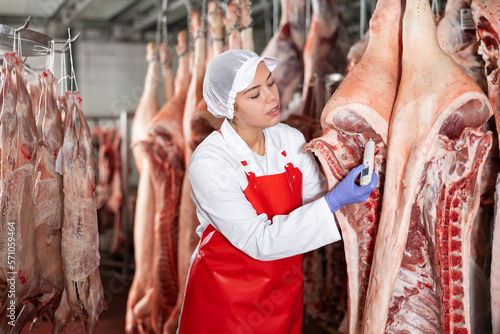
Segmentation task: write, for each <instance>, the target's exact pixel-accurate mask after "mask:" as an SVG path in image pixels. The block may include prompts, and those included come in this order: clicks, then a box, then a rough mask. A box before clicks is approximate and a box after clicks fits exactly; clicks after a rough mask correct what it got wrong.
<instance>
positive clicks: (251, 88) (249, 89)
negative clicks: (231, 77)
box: [243, 71, 271, 94]
mask: <svg viewBox="0 0 500 334" xmlns="http://www.w3.org/2000/svg"><path fill="white" fill-rule="evenodd" d="M270 77H271V71H269V75H268V76H267V79H266V81H267V80H269V78H270ZM259 87H260V85H257V86H253V87H250V88H248V89H247V90H245V91H244V92H243V94H246V93H248V92H250V91H252V90H254V89H255V88H259Z"/></svg>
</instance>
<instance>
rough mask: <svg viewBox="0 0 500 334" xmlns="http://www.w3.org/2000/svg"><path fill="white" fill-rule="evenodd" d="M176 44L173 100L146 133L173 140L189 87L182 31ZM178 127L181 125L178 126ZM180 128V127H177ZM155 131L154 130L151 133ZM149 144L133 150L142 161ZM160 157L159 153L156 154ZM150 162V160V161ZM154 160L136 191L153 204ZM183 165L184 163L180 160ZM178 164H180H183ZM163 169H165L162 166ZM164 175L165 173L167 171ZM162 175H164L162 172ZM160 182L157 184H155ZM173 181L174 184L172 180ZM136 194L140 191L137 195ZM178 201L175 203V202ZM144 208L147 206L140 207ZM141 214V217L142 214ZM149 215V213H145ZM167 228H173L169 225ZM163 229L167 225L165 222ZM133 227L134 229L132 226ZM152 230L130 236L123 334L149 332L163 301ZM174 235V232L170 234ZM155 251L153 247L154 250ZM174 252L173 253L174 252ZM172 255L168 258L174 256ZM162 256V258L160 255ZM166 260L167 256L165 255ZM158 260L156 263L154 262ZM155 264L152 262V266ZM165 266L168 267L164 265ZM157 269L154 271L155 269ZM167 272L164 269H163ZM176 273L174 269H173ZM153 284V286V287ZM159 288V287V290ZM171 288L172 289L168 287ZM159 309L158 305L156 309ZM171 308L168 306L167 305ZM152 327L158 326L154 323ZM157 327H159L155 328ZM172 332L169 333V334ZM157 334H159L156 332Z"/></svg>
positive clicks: (166, 208)
mask: <svg viewBox="0 0 500 334" xmlns="http://www.w3.org/2000/svg"><path fill="white" fill-rule="evenodd" d="M177 39H178V44H177V46H176V51H177V55H178V56H179V61H178V69H177V75H176V77H175V93H174V97H173V98H172V99H171V100H170V101H168V102H167V103H166V104H165V105H164V106H163V107H162V109H161V110H160V112H159V113H158V114H157V115H156V116H155V118H154V120H153V121H152V125H151V126H150V130H152V131H153V133H154V132H158V133H164V132H165V129H170V130H171V131H172V132H171V133H173V134H175V135H174V137H175V138H177V139H178V138H179V135H182V130H181V129H178V130H175V128H176V125H175V124H174V123H172V124H169V123H170V121H172V120H175V118H176V117H181V118H182V113H183V111H184V104H185V101H186V95H187V90H188V86H189V81H190V78H191V76H190V70H189V55H188V54H187V52H186V51H187V42H186V31H181V32H180V33H179V34H178V36H177ZM181 124H182V123H181ZM179 126H181V125H179ZM155 129H156V130H155ZM162 138H164V137H158V138H157V139H156V140H159V141H161V140H162ZM149 140H152V141H153V142H152V143H154V140H155V138H154V137H151V136H149V137H148V141H142V142H141V143H143V144H141V145H137V146H138V147H137V148H136V149H140V150H143V151H144V154H145V156H146V157H149V153H148V152H150V150H148V149H147V146H148V145H145V143H148V142H149ZM182 150H184V144H183V143H182ZM160 153H161V152H160ZM153 158H154V157H153ZM154 161H155V160H154V159H149V158H148V159H146V160H145V161H144V169H143V172H142V173H141V176H140V180H139V187H141V186H144V185H148V186H149V185H151V188H148V189H147V190H148V194H150V196H149V197H148V199H149V200H150V201H152V202H155V190H154V188H153V187H152V182H151V179H152V178H154V175H155V173H154V172H155V170H156V171H157V172H161V171H162V169H161V166H159V165H158V164H154V163H153V162H154ZM183 161H184V160H183ZM183 161H182V163H183ZM165 167H166V166H165ZM167 172H168V171H167ZM164 173H165V171H164ZM145 177H148V178H149V179H150V180H149V181H150V182H147V183H146V182H145V181H146V180H144V178H145ZM174 177H175V178H177V177H181V178H182V172H180V171H177V173H176V174H175V175H174ZM158 181H160V180H158ZM162 181H163V183H162V185H163V186H165V187H170V186H172V183H171V182H168V181H167V180H162ZM174 181H175V180H174ZM174 188H175V182H174V187H173V188H172V189H174ZM139 192H140V191H139ZM138 200H144V198H138ZM177 200H178V199H177ZM144 204H147V203H144ZM139 207H144V208H145V206H139V205H138V206H137V208H139ZM171 209H174V210H176V209H178V205H175V204H174V203H170V202H166V201H164V202H163V203H162V204H161V206H160V208H159V210H160V211H159V212H158V213H156V214H155V211H154V207H153V212H152V213H153V214H155V218H154V220H153V221H156V222H158V223H160V222H161V220H162V219H161V218H162V212H170V214H171V211H170V210H171ZM143 214H144V213H143ZM148 214H151V213H148ZM170 223H171V224H170V227H173V225H172V224H173V223H172V222H170ZM166 224H167V228H168V224H169V222H168V221H166ZM136 226H137V225H136ZM156 228H160V229H161V228H162V226H161V225H159V224H158V225H157V224H155V223H153V224H150V225H149V224H148V225H147V226H144V229H143V230H140V229H138V227H136V229H135V235H134V242H135V244H136V245H138V246H140V248H138V247H137V248H136V250H135V256H136V270H135V275H134V280H133V282H132V287H131V288H130V292H129V298H128V302H127V318H126V331H127V333H137V332H138V331H139V330H142V331H146V332H147V331H148V330H149V329H150V328H151V325H152V324H151V320H152V319H151V316H152V315H153V314H152V313H153V307H156V306H154V305H158V304H157V303H156V302H157V301H156V300H154V299H155V298H160V301H161V299H163V298H164V296H163V295H162V294H160V293H159V292H158V293H157V295H156V296H154V293H156V291H155V290H154V289H155V288H154V285H158V284H159V283H160V282H158V276H156V274H161V270H158V269H160V268H162V267H165V265H164V264H163V263H162V262H158V261H160V260H162V261H163V259H162V258H161V257H159V256H158V259H157V258H156V256H154V254H153V249H152V247H151V245H154V244H155V242H156V241H155V239H156V238H155V234H154V229H156ZM174 232H175V231H174ZM157 237H158V238H161V237H163V236H162V235H158V236H157ZM167 241H168V240H163V241H162V244H164V242H167ZM155 247H156V246H155ZM176 252H177V250H176ZM176 252H175V253H174V254H171V255H175V254H176ZM164 255H165V254H164ZM169 256H170V255H169ZM157 260H158V261H157ZM153 261H155V262H153ZM167 265H168V264H167ZM157 266H158V267H157ZM167 270H168V269H167ZM175 270H177V269H175ZM152 273H155V275H152ZM154 282H156V283H154ZM168 284H171V282H168ZM160 288H161V286H160ZM169 288H172V287H169ZM179 288H180V284H179V285H178V286H176V287H175V288H173V289H174V290H176V291H178V289H179ZM178 300H180V303H181V304H180V305H179V306H178V307H179V310H180V307H181V305H182V300H183V297H182V296H178V295H177V294H176V295H175V303H177V302H178ZM159 306H161V305H159ZM170 307H171V305H170ZM155 310H161V309H158V308H155ZM176 312H178V310H177V305H176V308H174V309H173V310H172V313H173V316H171V317H170V318H169V319H168V323H167V325H166V326H165V327H167V326H170V331H169V332H168V333H175V329H176V328H177V319H178V315H176ZM157 314H158V313H157ZM153 323H158V321H156V320H154V321H153ZM157 327H159V326H157ZM172 330H173V332H172ZM160 332H161V331H160Z"/></svg>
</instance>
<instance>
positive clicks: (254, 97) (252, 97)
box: [250, 93, 260, 99]
mask: <svg viewBox="0 0 500 334" xmlns="http://www.w3.org/2000/svg"><path fill="white" fill-rule="evenodd" d="M259 95H260V93H258V94H257V95H255V96H250V98H251V99H256V98H258V97H259Z"/></svg>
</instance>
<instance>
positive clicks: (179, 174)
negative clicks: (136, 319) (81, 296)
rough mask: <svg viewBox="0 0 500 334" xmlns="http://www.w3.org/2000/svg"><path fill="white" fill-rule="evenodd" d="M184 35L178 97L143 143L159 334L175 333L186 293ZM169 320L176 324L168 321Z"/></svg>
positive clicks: (154, 316) (154, 319)
mask: <svg viewBox="0 0 500 334" xmlns="http://www.w3.org/2000/svg"><path fill="white" fill-rule="evenodd" d="M184 38H185V34H182V35H180V36H179V44H178V45H177V52H178V54H179V67H178V70H177V77H176V81H175V88H176V89H175V95H174V97H173V98H172V99H171V100H170V101H169V102H167V104H165V105H164V106H163V107H162V108H161V109H160V112H159V113H158V114H157V115H156V117H155V118H154V119H153V122H152V124H151V126H150V127H149V135H148V138H147V140H144V141H141V142H140V145H142V146H143V148H144V150H145V152H147V154H148V159H149V161H148V164H149V168H150V169H151V171H152V181H153V185H154V190H155V202H156V213H155V223H154V235H155V240H154V245H155V246H154V262H153V271H152V275H153V292H154V293H153V295H152V296H151V298H152V303H151V312H152V313H151V317H152V319H151V323H152V328H153V329H154V330H155V331H156V332H157V333H175V330H176V328H177V317H176V314H177V313H178V310H177V309H176V307H177V302H178V300H179V297H180V296H179V281H178V278H179V276H178V270H177V268H178V266H177V254H178V230H179V225H178V224H179V221H178V220H179V202H180V197H181V187H182V182H183V180H184V170H185V166H184V150H185V144H184V138H183V134H182V120H183V113H184V105H185V102H186V95H187V90H188V86H189V75H188V73H189V64H188V57H187V55H186V54H185V50H186V48H187V47H186V43H185V40H184ZM148 274H151V273H148ZM171 314H172V315H173V316H171ZM168 320H169V321H170V322H168V323H167V321H168Z"/></svg>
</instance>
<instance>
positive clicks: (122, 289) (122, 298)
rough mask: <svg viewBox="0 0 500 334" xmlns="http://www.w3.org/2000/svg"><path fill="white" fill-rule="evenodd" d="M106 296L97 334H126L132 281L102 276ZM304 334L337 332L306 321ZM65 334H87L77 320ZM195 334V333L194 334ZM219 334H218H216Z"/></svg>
mask: <svg viewBox="0 0 500 334" xmlns="http://www.w3.org/2000/svg"><path fill="white" fill-rule="evenodd" d="M102 283H103V288H104V295H105V300H106V303H107V304H108V310H107V311H106V312H103V313H102V314H101V316H100V317H99V325H98V327H97V331H96V333H95V334H123V333H125V330H124V328H125V310H126V304H127V296H128V289H129V287H130V283H131V282H130V281H127V280H122V279H120V278H117V277H107V276H102ZM51 328H52V326H51V325H50V323H48V322H44V323H42V325H41V326H40V328H39V329H38V330H37V331H36V332H32V331H30V330H29V329H28V326H26V327H25V328H24V329H23V331H22V332H21V334H30V333H37V334H49V333H50V332H51ZM302 333H303V334H335V333H336V332H335V331H331V330H325V329H322V328H321V327H320V326H318V325H317V324H316V322H314V321H307V320H306V321H305V323H304V327H303V331H302ZM64 334H85V331H84V328H83V325H81V323H80V322H79V321H78V320H77V321H75V322H74V323H73V324H72V325H69V326H66V327H65V329H64ZM193 334H195V333H193ZM214 334H217V333H214Z"/></svg>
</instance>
